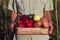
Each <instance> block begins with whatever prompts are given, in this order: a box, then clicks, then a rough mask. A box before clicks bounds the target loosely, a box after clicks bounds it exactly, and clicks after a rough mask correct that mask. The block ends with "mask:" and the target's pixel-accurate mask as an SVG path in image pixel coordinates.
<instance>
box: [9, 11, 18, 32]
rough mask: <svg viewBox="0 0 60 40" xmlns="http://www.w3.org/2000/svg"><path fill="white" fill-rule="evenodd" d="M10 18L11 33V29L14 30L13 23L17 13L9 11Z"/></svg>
mask: <svg viewBox="0 0 60 40" xmlns="http://www.w3.org/2000/svg"><path fill="white" fill-rule="evenodd" d="M10 17H11V24H10V28H11V30H12V31H13V29H14V21H15V19H16V17H17V13H16V12H14V11H11V15H10Z"/></svg>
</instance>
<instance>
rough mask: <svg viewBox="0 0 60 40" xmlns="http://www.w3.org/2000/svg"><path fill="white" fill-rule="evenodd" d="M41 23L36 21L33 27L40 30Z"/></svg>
mask: <svg viewBox="0 0 60 40" xmlns="http://www.w3.org/2000/svg"><path fill="white" fill-rule="evenodd" d="M41 24H42V23H41V22H40V21H36V22H35V23H34V27H35V28H40V27H41Z"/></svg>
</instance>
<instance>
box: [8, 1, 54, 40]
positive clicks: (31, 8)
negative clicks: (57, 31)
mask: <svg viewBox="0 0 60 40" xmlns="http://www.w3.org/2000/svg"><path fill="white" fill-rule="evenodd" d="M13 2H14V3H13ZM13 4H14V8H13V6H12V5H13ZM16 5H17V6H18V7H16ZM17 8H18V11H19V12H21V13H22V15H24V14H26V15H29V14H36V13H37V14H39V15H40V16H41V17H43V18H42V21H43V22H45V19H46V20H48V22H47V21H46V22H47V23H48V26H49V27H50V30H49V34H52V30H53V24H52V20H51V15H50V11H51V10H53V2H52V0H16V1H15V0H14V1H13V0H10V2H9V5H8V9H9V10H11V21H12V23H11V26H10V27H11V29H13V28H14V21H15V19H16V17H17ZM12 31H13V30H12ZM48 39H49V35H17V40H48Z"/></svg>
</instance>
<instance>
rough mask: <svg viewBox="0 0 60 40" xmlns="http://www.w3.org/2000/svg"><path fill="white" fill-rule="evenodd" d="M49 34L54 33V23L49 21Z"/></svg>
mask: <svg viewBox="0 0 60 40" xmlns="http://www.w3.org/2000/svg"><path fill="white" fill-rule="evenodd" d="M49 27H50V28H49V34H52V33H53V24H52V23H49Z"/></svg>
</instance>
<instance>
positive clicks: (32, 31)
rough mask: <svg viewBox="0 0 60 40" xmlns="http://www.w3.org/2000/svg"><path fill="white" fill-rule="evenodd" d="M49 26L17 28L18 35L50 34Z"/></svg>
mask: <svg viewBox="0 0 60 40" xmlns="http://www.w3.org/2000/svg"><path fill="white" fill-rule="evenodd" d="M48 30H49V29H48V28H17V34H18V35H20V34H21V35H24V34H26V35H46V34H48Z"/></svg>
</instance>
